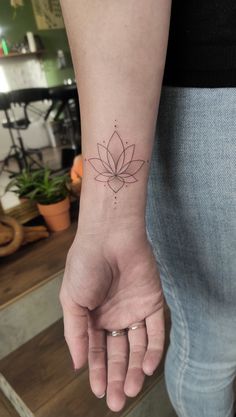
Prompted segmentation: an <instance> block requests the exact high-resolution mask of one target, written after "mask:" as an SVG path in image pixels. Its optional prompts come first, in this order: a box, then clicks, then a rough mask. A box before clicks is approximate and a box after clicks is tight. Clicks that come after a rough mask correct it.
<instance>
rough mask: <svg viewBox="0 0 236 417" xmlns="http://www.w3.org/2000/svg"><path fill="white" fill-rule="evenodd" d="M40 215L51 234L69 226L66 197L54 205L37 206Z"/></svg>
mask: <svg viewBox="0 0 236 417" xmlns="http://www.w3.org/2000/svg"><path fill="white" fill-rule="evenodd" d="M37 206H38V210H39V212H40V214H42V216H43V217H44V220H45V222H46V223H47V226H48V228H49V229H50V230H51V231H52V232H60V231H62V230H65V229H68V227H69V226H70V212H69V208H70V200H69V198H68V197H66V198H65V200H63V201H59V203H55V204H49V205H46V204H37Z"/></svg>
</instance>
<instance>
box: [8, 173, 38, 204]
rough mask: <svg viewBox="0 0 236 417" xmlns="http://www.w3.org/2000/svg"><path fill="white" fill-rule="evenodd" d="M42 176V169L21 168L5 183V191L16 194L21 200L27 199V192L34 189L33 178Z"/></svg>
mask: <svg viewBox="0 0 236 417" xmlns="http://www.w3.org/2000/svg"><path fill="white" fill-rule="evenodd" d="M40 177H42V171H39V170H37V171H30V170H28V169H23V170H22V172H21V173H20V174H17V175H16V176H15V177H14V178H13V179H12V180H11V181H10V182H9V184H8V185H7V187H6V191H12V192H14V193H15V194H17V195H18V197H19V199H20V200H21V202H24V201H25V200H28V199H29V197H28V194H29V193H30V192H31V191H33V190H34V182H35V180H37V179H39V178H40Z"/></svg>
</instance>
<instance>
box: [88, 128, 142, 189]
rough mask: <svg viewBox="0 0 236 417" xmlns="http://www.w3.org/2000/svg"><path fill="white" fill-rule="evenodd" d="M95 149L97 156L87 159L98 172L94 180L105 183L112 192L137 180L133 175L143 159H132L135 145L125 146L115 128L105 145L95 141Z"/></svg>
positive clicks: (137, 170)
mask: <svg viewBox="0 0 236 417" xmlns="http://www.w3.org/2000/svg"><path fill="white" fill-rule="evenodd" d="M115 127H116V126H115ZM126 143H127V142H126ZM97 150H98V156H99V157H97V158H89V159H88V161H89V163H90V164H91V165H92V167H93V169H94V170H95V171H96V172H97V173H98V175H97V176H96V177H95V180H96V181H99V182H104V183H107V185H108V186H109V187H110V189H111V190H112V191H114V193H118V191H120V190H121V189H122V188H123V187H124V185H127V184H131V183H134V182H137V181H138V180H137V178H136V177H135V175H136V174H137V173H138V172H139V171H140V169H141V168H142V166H143V164H144V163H145V161H143V160H141V159H134V153H135V145H129V146H126V147H125V145H124V142H123V141H122V139H121V137H120V135H119V134H118V132H117V131H116V130H115V131H114V132H113V134H112V136H111V137H110V139H109V142H108V145H107V146H105V145H102V144H100V143H97Z"/></svg>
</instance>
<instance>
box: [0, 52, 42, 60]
mask: <svg viewBox="0 0 236 417" xmlns="http://www.w3.org/2000/svg"><path fill="white" fill-rule="evenodd" d="M43 52H44V51H43V50H41V51H37V52H25V53H19V52H10V53H9V54H8V55H1V56H0V60H1V59H10V58H20V57H21V58H25V57H26V58H27V57H33V56H37V55H42V53H43Z"/></svg>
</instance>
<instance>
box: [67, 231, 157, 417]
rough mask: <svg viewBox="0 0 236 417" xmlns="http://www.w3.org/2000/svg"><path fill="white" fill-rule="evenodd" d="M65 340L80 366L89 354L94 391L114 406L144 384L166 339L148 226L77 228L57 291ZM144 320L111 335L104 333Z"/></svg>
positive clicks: (137, 390) (91, 381)
mask: <svg viewBox="0 0 236 417" xmlns="http://www.w3.org/2000/svg"><path fill="white" fill-rule="evenodd" d="M60 301H61V304H62V308H63V315H64V331H65V339H66V342H67V344H68V347H69V350H70V353H71V356H72V359H73V362H74V367H75V369H79V368H81V367H82V366H83V365H84V364H85V363H86V362H87V359H88V365H89V379H90V385H91V389H92V391H93V393H94V394H95V395H96V396H97V397H102V396H104V394H105V393H106V394H107V404H108V406H109V408H110V409H111V410H112V411H119V410H121V409H122V408H123V406H124V404H125V401H126V396H128V397H134V396H136V395H137V394H138V393H139V392H140V390H141V389H142V385H143V382H144V379H145V374H146V375H151V374H152V373H153V372H154V370H155V369H156V368H157V366H158V364H159V362H160V360H161V357H162V353H163V345H164V311H163V294H162V289H161V284H160V278H159V274H158V270H157V265H156V261H155V258H154V255H153V252H152V249H151V247H150V245H149V243H148V241H147V238H146V235H145V233H143V232H140V233H136V232H135V233H133V232H132V233H129V231H127V232H124V231H122V232H121V233H116V234H112V236H111V237H110V238H104V237H103V236H102V235H101V234H100V235H98V234H97V233H96V234H95V235H88V236H82V235H80V234H79V233H77V236H76V238H75V241H74V243H73V245H72V247H71V249H70V251H69V253H68V257H67V263H66V269H65V275H64V279H63V283H62V287H61V291H60ZM137 322H138V323H139V322H141V323H143V324H144V325H145V326H144V327H140V328H138V329H136V330H128V331H127V332H126V334H125V335H124V336H118V337H112V336H109V335H107V331H112V330H118V329H126V328H128V326H130V325H132V324H134V323H137Z"/></svg>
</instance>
